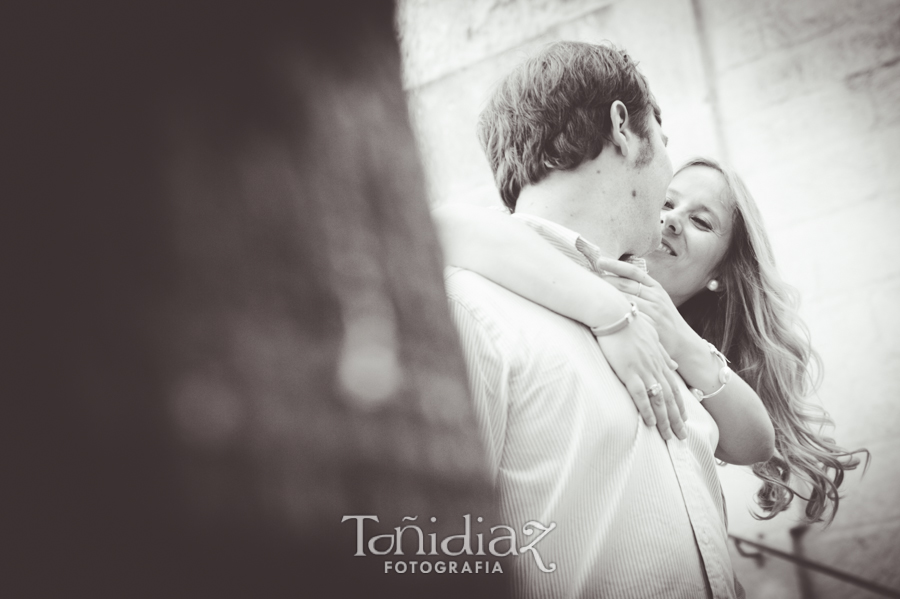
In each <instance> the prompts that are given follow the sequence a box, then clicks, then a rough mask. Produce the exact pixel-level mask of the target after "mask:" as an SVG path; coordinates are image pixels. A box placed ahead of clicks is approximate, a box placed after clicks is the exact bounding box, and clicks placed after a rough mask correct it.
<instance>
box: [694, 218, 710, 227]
mask: <svg viewBox="0 0 900 599" xmlns="http://www.w3.org/2000/svg"><path fill="white" fill-rule="evenodd" d="M692 220H693V221H694V223H696V224H697V226H698V227H700V228H701V229H711V228H712V227H710V225H709V223H708V222H706V221H705V220H703V219H702V218H699V217H697V216H695V217H694V218H693V219H692Z"/></svg>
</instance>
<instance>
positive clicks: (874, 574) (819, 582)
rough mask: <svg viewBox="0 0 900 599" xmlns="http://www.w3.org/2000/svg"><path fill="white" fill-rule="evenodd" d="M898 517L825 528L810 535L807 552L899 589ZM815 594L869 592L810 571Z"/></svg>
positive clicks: (829, 597) (842, 596) (839, 596)
mask: <svg viewBox="0 0 900 599" xmlns="http://www.w3.org/2000/svg"><path fill="white" fill-rule="evenodd" d="M898 536H900V520H894V521H890V522H887V521H886V522H882V523H878V524H873V525H871V526H866V527H860V528H856V529H853V530H825V531H822V532H820V533H818V534H816V535H812V536H811V537H810V538H809V539H807V540H806V542H805V544H804V547H805V549H806V553H807V556H808V557H809V558H810V559H813V560H815V561H817V562H821V563H824V564H827V565H830V566H832V567H834V568H836V569H840V570H843V571H845V572H847V573H849V574H852V575H855V576H858V577H860V578H863V579H866V580H870V581H872V582H875V583H877V584H880V585H882V586H887V587H888V588H893V589H896V590H897V592H900V570H898V568H897V564H898V563H900V543H897V538H898ZM810 577H811V579H812V586H813V590H814V592H815V596H816V597H819V598H821V599H869V598H870V597H874V596H876V595H873V594H872V593H871V592H869V591H866V590H863V589H860V588H858V587H855V586H853V585H850V584H847V583H845V582H842V581H840V580H836V579H834V578H831V577H829V576H826V575H824V574H818V573H811V574H810Z"/></svg>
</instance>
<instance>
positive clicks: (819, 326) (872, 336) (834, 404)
mask: <svg viewBox="0 0 900 599" xmlns="http://www.w3.org/2000/svg"><path fill="white" fill-rule="evenodd" d="M854 283H855V281H851V282H850V283H849V284H847V283H846V279H845V285H846V286H848V287H850V289H849V291H848V292H846V293H843V294H832V295H831V296H830V297H829V298H828V299H826V300H822V301H818V302H812V303H811V305H810V304H807V309H805V310H804V312H803V314H804V316H805V318H806V322H807V325H808V326H809V329H810V333H811V336H812V342H813V347H815V348H816V349H817V350H818V351H819V353H820V355H821V356H822V361H823V365H824V378H823V383H822V387H821V389H820V390H819V393H818V398H819V399H820V401H821V402H822V405H823V406H824V407H825V409H827V410H828V412H829V413H830V414H831V417H832V419H833V420H834V421H835V423H836V429H835V431H834V436H835V437H836V438H837V440H838V441H839V443H840V444H841V445H843V446H845V447H858V446H863V445H867V444H871V443H879V442H882V441H885V440H888V439H891V438H893V436H894V431H895V429H896V424H897V422H900V392H898V389H900V347H898V344H897V342H896V339H897V337H898V335H900V315H898V314H897V311H896V308H895V307H896V306H897V305H900V277H897V276H896V275H894V276H893V277H892V278H891V279H888V281H887V282H882V281H879V282H875V283H870V284H869V285H866V286H861V287H855V285H854ZM808 297H809V296H807V298H808Z"/></svg>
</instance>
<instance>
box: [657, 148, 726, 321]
mask: <svg viewBox="0 0 900 599" xmlns="http://www.w3.org/2000/svg"><path fill="white" fill-rule="evenodd" d="M724 197H725V179H724V178H723V177H722V174H721V173H720V172H719V171H717V170H715V169H712V168H709V167H706V166H702V165H695V166H689V167H688V168H686V169H684V170H683V171H680V172H679V173H678V174H677V175H675V178H674V179H672V183H671V184H670V185H669V190H668V192H667V193H666V203H665V205H664V206H663V209H662V243H661V244H660V245H659V247H658V248H657V249H656V250H654V251H653V252H651V253H650V254H648V255H647V256H645V258H646V260H647V267H648V269H649V271H650V275H651V276H652V277H653V278H654V279H656V280H657V281H659V283H660V285H662V287H663V289H665V290H666V291H667V292H668V294H669V296H670V297H671V298H672V302H673V303H674V304H675V305H676V306H679V305H681V304H682V303H684V302H685V301H687V300H689V299H690V298H692V297H693V296H694V295H696V294H697V293H699V292H700V291H701V290H702V289H703V288H704V287H706V284H707V283H709V281H710V280H712V279H714V278H716V276H717V274H718V272H717V271H716V268H717V267H718V265H719V263H720V262H721V261H722V258H723V257H724V256H725V252H726V251H727V250H728V244H729V243H731V228H732V215H733V212H734V208H733V207H732V206H731V205H726V203H725V200H724V199H723V198H724Z"/></svg>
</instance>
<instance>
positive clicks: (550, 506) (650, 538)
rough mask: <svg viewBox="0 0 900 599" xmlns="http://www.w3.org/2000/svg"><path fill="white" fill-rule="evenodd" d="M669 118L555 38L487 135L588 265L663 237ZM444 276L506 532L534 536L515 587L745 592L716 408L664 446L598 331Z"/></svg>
mask: <svg viewBox="0 0 900 599" xmlns="http://www.w3.org/2000/svg"><path fill="white" fill-rule="evenodd" d="M660 123H661V120H660V114H659V109H658V107H657V106H656V104H655V101H654V100H653V97H652V95H651V93H650V90H649V88H648V85H647V82H646V80H645V79H644V77H643V75H641V74H640V73H639V72H638V71H637V69H636V66H635V64H634V62H632V61H631V60H630V59H629V58H628V57H627V55H625V54H624V53H622V52H620V51H618V50H616V49H614V48H611V47H604V46H594V45H589V44H580V43H557V44H554V45H553V46H551V47H549V48H547V49H546V50H544V51H543V52H542V53H541V54H539V55H538V56H536V57H534V58H532V59H531V60H529V61H527V62H525V63H524V64H523V65H521V66H520V67H519V68H518V69H517V70H515V71H514V72H513V73H512V74H510V75H509V76H508V77H507V79H506V80H505V81H504V82H503V83H502V84H501V86H500V88H499V89H498V90H497V91H496V92H495V94H494V97H493V98H492V101H491V103H490V104H489V106H488V108H487V109H486V110H485V111H484V113H483V114H482V116H481V121H480V123H479V134H480V138H481V142H482V144H483V146H484V148H485V150H486V152H487V154H488V157H489V160H490V162H491V166H492V168H493V170H494V173H495V176H496V180H497V183H498V186H499V188H500V191H501V195H502V197H503V200H504V202H505V203H506V205H507V206H508V207H509V208H510V210H513V211H515V213H516V217H518V218H520V219H522V220H524V221H525V222H526V223H528V224H529V225H530V226H532V227H533V228H534V229H536V230H537V231H538V232H539V233H540V234H541V235H542V236H543V237H544V238H545V239H547V240H548V241H549V242H550V243H551V244H553V245H554V246H555V247H556V248H557V249H559V250H560V251H561V252H563V253H564V254H565V255H567V256H569V257H570V258H571V259H572V260H574V261H575V262H576V263H578V264H580V265H582V266H584V267H585V268H590V267H591V264H592V258H593V257H596V256H601V255H602V256H607V257H621V256H623V255H626V254H635V255H641V254H643V253H646V252H648V251H650V250H652V249H653V248H655V247H656V246H657V245H658V244H659V235H660V227H659V212H660V208H661V207H662V205H663V202H664V201H665V190H666V187H667V186H668V184H669V181H670V179H671V177H672V165H671V162H670V160H669V158H668V156H667V154H666V150H665V144H666V137H665V135H664V134H663V133H662V130H661V126H660ZM446 280H447V291H448V296H449V299H450V305H451V310H452V313H453V317H454V319H455V322H456V324H457V327H458V329H459V331H460V336H461V340H462V343H463V348H464V353H465V355H466V359H467V364H468V367H469V374H470V380H471V386H472V392H473V397H474V401H475V406H476V413H477V415H478V419H479V425H480V427H481V434H482V436H483V438H484V439H485V443H486V445H487V447H488V452H489V456H490V460H491V467H492V469H493V474H494V480H495V484H496V486H497V490H498V493H499V498H500V504H501V505H500V508H501V515H502V518H503V524H505V525H508V526H509V527H511V528H512V529H513V530H516V531H519V534H523V533H524V535H523V536H522V537H521V539H520V541H519V544H518V545H519V546H518V550H519V554H518V557H516V558H515V559H514V573H515V576H514V584H515V587H516V588H515V590H516V593H517V594H518V595H520V596H524V597H541V598H545V597H604V598H606V597H635V598H638V597H640V598H645V597H666V598H671V597H684V598H691V599H693V598H696V597H704V596H707V597H716V598H718V597H734V596H735V595H736V592H735V582H734V578H733V574H732V570H731V564H730V560H729V556H728V551H727V546H726V540H727V538H726V532H725V522H724V505H723V499H722V493H721V489H720V486H719V482H718V478H717V475H716V471H715V459H714V457H713V452H714V451H715V445H716V432H715V431H716V429H715V424H714V423H713V421H712V419H711V418H710V417H709V415H708V414H706V413H705V411H704V410H703V409H702V408H701V407H700V406H699V404H697V403H696V402H688V403H687V404H686V409H687V414H688V418H687V422H686V423H685V424H686V428H687V439H686V440H679V439H674V438H670V440H668V441H666V440H664V439H663V437H662V436H661V435H660V434H659V433H658V432H657V431H656V430H655V429H653V428H651V427H648V426H644V425H643V423H642V420H641V417H640V415H639V413H638V411H637V410H636V408H635V404H634V402H633V401H632V399H631V397H630V396H629V393H628V391H627V390H626V389H625V387H624V386H623V385H622V384H621V382H620V381H619V380H618V378H617V377H616V375H615V374H614V372H613V371H612V369H611V368H610V366H609V364H608V362H607V360H606V358H605V357H604V355H603V352H602V351H601V349H600V347H599V346H598V343H597V340H596V339H595V338H594V335H593V334H592V332H591V330H590V329H588V328H587V327H585V326H583V325H581V324H579V323H576V322H574V321H571V320H569V319H566V318H564V317H562V316H560V315H558V314H555V313H553V312H551V311H549V310H547V309H545V308H543V307H541V306H538V305H536V304H534V303H531V302H529V301H527V300H525V299H524V298H522V297H520V296H517V295H515V294H514V293H512V292H510V291H507V290H506V289H504V288H501V287H499V286H498V285H496V284H494V283H492V282H490V281H488V280H487V279H484V278H482V277H480V276H479V275H476V274H474V273H472V272H469V271H464V270H459V269H456V270H454V269H450V270H449V271H448V275H447V278H446ZM628 322H629V319H627V318H625V317H624V315H623V318H622V319H621V320H620V321H619V322H613V323H610V326H609V327H607V330H606V331H599V332H600V333H603V332H607V333H610V334H619V329H621V327H622V326H623V323H628ZM636 322H637V321H636ZM629 326H638V325H637V324H635V323H632V324H627V325H626V326H625V329H622V330H627V327H629ZM676 378H677V377H676ZM676 391H681V392H683V393H686V389H684V388H683V384H682V383H681V381H678V385H677V389H676ZM532 522H536V523H537V524H529V523H532ZM529 530H531V531H532V536H528V531H529ZM536 532H541V533H543V536H541V537H540V541H539V544H537V545H535V546H534V549H535V550H536V551H537V553H538V554H539V559H538V556H537V555H535V551H531V550H529V549H527V546H528V543H529V542H531V541H533V540H534V539H535V538H537V535H536V534H534V533H536ZM532 558H534V559H532Z"/></svg>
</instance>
